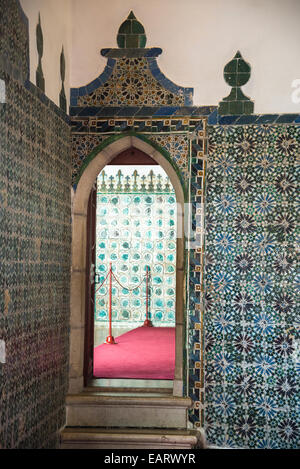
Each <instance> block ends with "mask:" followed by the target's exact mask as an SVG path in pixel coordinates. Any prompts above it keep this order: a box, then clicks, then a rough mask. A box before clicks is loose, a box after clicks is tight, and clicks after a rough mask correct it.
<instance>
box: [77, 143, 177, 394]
mask: <svg viewBox="0 0 300 469" xmlns="http://www.w3.org/2000/svg"><path fill="white" fill-rule="evenodd" d="M137 157H138V159H139V162H142V163H143V164H149V163H151V164H153V163H154V164H158V165H161V167H162V168H163V169H164V170H165V171H166V173H167V174H168V176H169V178H170V181H171V183H172V185H173V187H174V191H175V194H176V200H177V230H178V234H177V239H176V307H175V372H174V381H173V395H176V396H182V395H183V373H184V369H183V353H184V346H185V341H184V333H185V318H184V314H183V306H184V291H185V288H184V235H183V233H184V230H183V219H184V193H183V189H182V186H181V183H180V180H179V178H178V176H177V174H176V171H175V169H174V167H173V165H172V164H171V163H170V162H169V161H168V160H167V159H166V158H165V157H164V156H163V155H162V154H161V153H160V152H159V151H157V150H156V149H154V148H153V147H152V146H151V145H150V144H149V143H146V142H145V141H143V140H141V139H140V138H138V137H134V136H127V137H123V138H121V139H120V140H118V141H116V142H113V143H111V144H110V145H108V146H107V147H106V148H105V149H103V150H102V151H100V152H99V153H98V154H97V155H96V156H95V157H94V158H93V159H92V161H91V162H90V163H89V165H88V166H87V167H86V169H85V171H84V172H83V174H82V176H81V179H80V180H79V184H78V187H77V190H76V193H75V196H74V204H73V250H72V254H73V262H72V283H71V346H70V381H69V382H70V389H69V391H70V392H80V391H82V390H83V388H84V387H85V386H86V385H87V383H88V381H89V379H90V378H91V377H92V370H93V350H94V330H93V324H94V302H93V298H94V285H93V284H92V282H91V281H90V279H91V277H90V267H91V264H93V263H94V262H93V260H95V252H94V251H93V249H91V247H92V246H94V245H95V239H94V236H95V218H94V215H93V213H95V205H96V204H95V200H96V199H95V188H94V189H93V187H95V186H94V182H95V180H96V177H97V176H98V174H99V172H100V171H101V170H102V169H103V168H104V166H106V165H107V164H110V163H111V162H114V163H115V164H120V161H122V162H124V161H126V162H127V164H135V163H136V161H137ZM80 350H81V352H84V353H80ZM83 356H84V360H83Z"/></svg>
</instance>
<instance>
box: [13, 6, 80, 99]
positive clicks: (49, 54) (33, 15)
mask: <svg viewBox="0 0 300 469" xmlns="http://www.w3.org/2000/svg"><path fill="white" fill-rule="evenodd" d="M72 3H73V2H72V0H63V1H62V0H21V1H20V4H21V6H22V8H23V10H24V13H25V14H26V16H27V17H28V22H29V57H30V60H29V64H30V81H31V82H32V83H34V84H35V83H36V78H35V73H36V69H37V65H38V52H37V45H36V26H37V23H38V20H39V13H40V15H41V27H42V31H43V39H44V51H43V57H42V68H43V74H44V78H45V94H46V96H48V98H50V99H51V100H52V101H53V102H54V103H55V104H57V105H59V93H60V90H61V78H60V53H61V50H62V46H63V47H64V55H65V61H66V76H65V93H66V99H67V108H68V105H69V96H70V92H69V89H70V60H71V59H70V57H71V7H72Z"/></svg>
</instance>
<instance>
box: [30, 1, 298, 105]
mask: <svg viewBox="0 0 300 469" xmlns="http://www.w3.org/2000/svg"><path fill="white" fill-rule="evenodd" d="M21 4H22V6H23V8H24V11H25V13H26V14H27V15H28V16H29V24H30V60H31V80H32V81H33V82H34V83H35V70H36V66H37V57H38V56H37V51H36V40H35V28H36V24H37V20H38V11H40V12H41V22H42V28H43V32H44V57H43V71H44V76H45V81H46V94H47V95H48V96H49V97H50V98H51V99H53V100H54V101H55V102H56V103H57V102H58V95H59V90H60V77H59V55H60V50H61V45H62V43H64V44H67V46H65V54H66V68H67V76H66V92H67V84H68V80H69V79H70V84H71V86H73V87H77V86H82V85H85V84H87V83H89V82H90V81H92V80H93V79H94V78H96V77H97V76H98V75H99V74H100V73H101V72H102V71H103V69H104V67H105V64H106V59H104V58H103V57H102V56H101V55H100V50H101V49H102V48H106V47H117V42H116V35H117V31H118V29H119V26H120V24H121V23H122V22H123V21H124V20H125V19H126V17H127V16H128V13H129V12H130V10H133V11H134V13H135V15H136V17H137V19H139V20H140V21H141V22H142V24H143V25H144V27H145V30H146V35H147V45H146V47H161V48H162V49H163V53H162V55H161V56H159V57H158V64H159V66H160V68H161V70H162V72H163V73H164V74H165V75H166V76H167V77H168V78H170V79H171V80H172V81H174V82H175V83H176V84H178V85H181V86H188V87H193V88H194V104H196V105H207V104H212V105H216V104H218V102H219V101H220V100H221V99H222V98H223V97H225V96H227V95H228V94H229V92H230V87H229V86H227V85H226V83H225V81H224V79H223V68H224V65H225V64H226V63H227V62H228V61H229V60H230V59H231V58H232V57H233V56H234V55H235V53H236V51H237V50H240V52H241V53H242V55H243V57H244V58H245V60H247V61H248V62H249V63H250V64H251V66H252V76H251V78H250V81H249V82H248V83H247V84H246V85H245V86H244V87H243V91H244V93H245V94H246V95H247V96H249V97H250V98H251V99H253V100H254V102H255V108H254V109H255V113H273V112H274V113H277V112H279V113H289V112H292V113H300V103H298V104H296V103H293V102H292V98H291V96H292V92H293V91H294V89H293V88H292V86H291V85H292V82H293V80H295V79H300V46H299V44H300V28H299V20H300V0H109V1H108V0H21ZM70 39H71V40H70ZM71 46H72V48H71ZM68 73H70V76H68ZM298 86H299V85H298ZM298 96H300V93H298Z"/></svg>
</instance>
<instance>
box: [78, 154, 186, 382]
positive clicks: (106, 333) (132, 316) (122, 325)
mask: <svg viewBox="0 0 300 469" xmlns="http://www.w3.org/2000/svg"><path fill="white" fill-rule="evenodd" d="M133 161H134V164H132V162H133ZM137 161H138V163H139V164H138V165H137ZM90 205H91V207H90V209H89V212H90V217H89V220H88V223H89V225H90V229H89V230H88V231H91V230H92V231H93V233H90V240H89V241H90V242H88V244H89V246H88V249H89V250H90V253H87V255H88V256H89V258H90V270H89V273H90V275H89V277H90V279H89V280H90V282H91V285H90V287H91V288H90V291H91V297H90V305H89V308H88V310H89V314H91V313H93V325H92V327H91V329H93V336H92V334H90V339H92V341H93V357H92V361H93V365H92V380H91V379H90V380H89V385H91V384H92V383H93V384H94V385H97V386H109V387H114V386H116V387H127V386H129V387H140V386H141V387H145V388H146V387H150V388H153V387H154V388H164V389H169V390H171V389H172V387H173V379H174V372H175V327H176V238H177V236H176V232H177V203H176V194H175V190H174V188H173V185H172V183H171V181H170V179H169V177H168V175H167V173H166V172H165V171H164V169H163V168H162V167H161V166H160V165H158V164H157V163H156V162H155V160H153V159H151V158H150V157H149V156H148V155H146V154H144V153H143V152H141V151H139V152H137V150H136V149H133V148H131V149H129V150H127V151H125V152H123V154H121V155H118V156H117V157H116V158H115V159H113V160H112V161H111V163H110V164H109V165H107V166H105V168H104V169H103V170H102V171H101V172H100V173H99V175H98V177H97V180H96V183H95V184H94V187H93V190H92V193H91V197H90V204H89V206H90ZM108 339H109V340H108ZM111 341H113V343H111ZM107 342H110V343H107ZM90 371H91V370H90Z"/></svg>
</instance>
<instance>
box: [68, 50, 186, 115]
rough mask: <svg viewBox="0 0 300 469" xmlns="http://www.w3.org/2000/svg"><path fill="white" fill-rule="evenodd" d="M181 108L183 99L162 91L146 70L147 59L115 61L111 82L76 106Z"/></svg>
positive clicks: (81, 97)
mask: <svg viewBox="0 0 300 469" xmlns="http://www.w3.org/2000/svg"><path fill="white" fill-rule="evenodd" d="M141 103H142V104H143V105H144V106H155V105H157V104H159V105H160V106H163V105H173V106H174V105H175V106H180V105H184V95H183V94H182V95H180V94H178V95H177V94H174V93H172V92H171V91H169V90H167V89H166V88H164V87H163V86H162V85H160V84H159V83H158V81H157V80H156V79H155V78H154V77H153V75H152V73H151V71H150V70H149V64H148V59H147V58H146V57H140V58H120V59H117V60H116V63H115V66H114V69H113V72H112V74H111V76H110V78H109V79H108V80H107V81H106V82H105V83H104V84H103V85H102V86H100V87H99V88H97V89H96V90H94V91H92V92H91V93H90V94H87V95H83V96H79V97H78V101H77V105H78V106H99V105H101V106H137V105H140V104H141Z"/></svg>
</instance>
